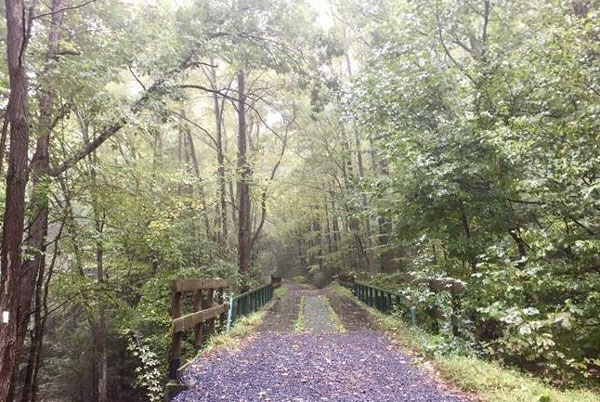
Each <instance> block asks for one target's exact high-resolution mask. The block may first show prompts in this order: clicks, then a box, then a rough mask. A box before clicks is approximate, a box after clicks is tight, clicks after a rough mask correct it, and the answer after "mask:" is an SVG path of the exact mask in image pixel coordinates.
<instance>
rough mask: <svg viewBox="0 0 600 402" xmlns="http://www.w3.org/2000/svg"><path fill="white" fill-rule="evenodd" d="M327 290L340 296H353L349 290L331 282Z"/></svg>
mask: <svg viewBox="0 0 600 402" xmlns="http://www.w3.org/2000/svg"><path fill="white" fill-rule="evenodd" d="M329 289H331V291H332V292H333V293H335V294H338V295H340V296H349V297H354V294H353V293H352V291H351V290H350V289H348V288H345V287H343V286H342V285H340V284H339V283H337V282H331V284H330V285H329ZM357 300H358V299H357Z"/></svg>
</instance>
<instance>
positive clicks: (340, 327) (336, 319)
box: [324, 297, 346, 332]
mask: <svg viewBox="0 0 600 402" xmlns="http://www.w3.org/2000/svg"><path fill="white" fill-rule="evenodd" d="M324 302H325V305H326V306H327V310H328V311H329V319H331V322H332V323H333V326H334V327H335V330H336V331H337V332H346V327H344V323H343V322H342V320H341V319H340V316H339V315H338V314H337V313H336V312H335V310H334V309H333V307H332V306H331V303H330V302H329V299H328V298H327V297H324Z"/></svg>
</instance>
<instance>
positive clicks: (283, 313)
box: [256, 280, 312, 332]
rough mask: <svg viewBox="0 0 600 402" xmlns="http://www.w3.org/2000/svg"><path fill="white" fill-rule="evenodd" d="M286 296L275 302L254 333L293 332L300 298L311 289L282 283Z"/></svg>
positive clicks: (291, 283)
mask: <svg viewBox="0 0 600 402" xmlns="http://www.w3.org/2000/svg"><path fill="white" fill-rule="evenodd" d="M283 286H285V287H286V288H287V289H288V290H287V294H286V295H285V296H284V297H282V298H281V299H278V300H275V302H274V305H273V306H272V307H271V309H269V311H267V313H266V314H265V318H264V319H263V321H262V322H261V323H260V324H259V325H258V328H256V332H294V325H295V324H296V320H297V319H298V313H299V312H300V298H301V297H302V295H303V294H305V293H307V292H308V291H311V290H312V288H311V287H309V286H306V285H300V284H297V283H294V282H288V281H285V280H284V281H283Z"/></svg>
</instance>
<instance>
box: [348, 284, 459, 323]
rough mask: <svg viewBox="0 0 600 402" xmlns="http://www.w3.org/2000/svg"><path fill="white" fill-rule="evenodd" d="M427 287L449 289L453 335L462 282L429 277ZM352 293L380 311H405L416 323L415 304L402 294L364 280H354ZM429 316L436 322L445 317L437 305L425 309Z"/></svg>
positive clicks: (437, 291)
mask: <svg viewBox="0 0 600 402" xmlns="http://www.w3.org/2000/svg"><path fill="white" fill-rule="evenodd" d="M427 283H428V287H429V289H430V290H431V291H433V292H434V293H439V292H442V291H446V290H447V291H449V292H450V294H451V296H452V302H451V304H452V314H451V317H450V319H451V325H452V332H453V334H454V335H459V333H460V323H461V319H460V313H459V310H460V291H461V289H462V284H461V283H460V282H458V281H452V280H450V281H448V280H441V279H431V280H428V281H427ZM352 292H353V293H354V295H355V296H356V297H357V298H358V299H359V300H361V301H362V302H363V303H365V304H367V305H369V306H371V307H374V308H376V309H377V310H379V311H381V312H382V313H386V314H388V313H390V312H392V311H393V310H398V309H400V310H402V311H405V312H406V316H407V318H408V319H409V320H410V322H411V323H412V324H413V325H417V306H416V305H415V304H414V302H413V301H411V300H409V299H408V298H406V297H405V296H404V295H401V294H398V293H395V292H390V291H388V290H385V289H382V288H379V287H377V286H373V285H371V284H368V283H365V282H359V281H354V287H353V288H352ZM427 311H428V314H429V316H430V317H431V319H432V320H433V322H435V323H436V326H438V330H439V325H438V324H437V323H438V322H439V321H442V320H444V319H445V316H444V313H443V311H442V309H441V308H440V307H439V306H434V307H433V308H430V309H427Z"/></svg>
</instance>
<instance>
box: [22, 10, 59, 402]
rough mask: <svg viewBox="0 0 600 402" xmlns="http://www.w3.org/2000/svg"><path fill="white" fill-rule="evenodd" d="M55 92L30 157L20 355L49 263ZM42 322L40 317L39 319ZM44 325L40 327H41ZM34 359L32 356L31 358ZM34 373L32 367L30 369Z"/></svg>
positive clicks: (46, 98)
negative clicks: (28, 254) (28, 256)
mask: <svg viewBox="0 0 600 402" xmlns="http://www.w3.org/2000/svg"><path fill="white" fill-rule="evenodd" d="M66 3H67V1H66V0H53V1H52V6H51V10H52V12H53V14H52V24H51V25H50V27H51V28H50V33H49V36H48V48H47V53H46V68H45V71H44V75H45V76H46V77H49V76H51V75H52V74H53V73H54V70H55V64H54V60H55V59H56V53H57V51H58V42H59V39H60V30H61V27H62V21H63V16H64V10H63V9H64V7H65V5H66ZM54 98H55V95H54V92H53V91H49V90H43V91H41V93H40V97H39V108H40V116H39V125H38V130H39V133H38V137H37V142H36V149H35V153H34V155H33V158H32V160H31V170H30V172H31V176H32V181H33V187H32V197H31V204H32V205H31V210H32V212H33V214H32V216H33V219H32V220H31V221H30V223H29V233H28V236H27V241H26V244H27V247H28V249H29V250H32V252H33V253H34V254H33V258H31V259H29V260H28V261H27V262H25V263H24V264H23V274H22V279H21V281H22V282H21V291H20V292H19V308H18V311H17V320H18V321H17V352H16V353H17V359H19V358H20V355H21V351H22V349H23V344H24V342H25V336H26V334H27V324H28V322H29V320H30V310H31V303H32V299H33V295H34V292H35V288H36V282H39V284H40V285H42V284H43V280H42V281H41V282H40V281H39V278H43V277H44V268H45V265H46V258H45V256H46V235H47V233H48V198H49V195H48V184H49V180H50V178H49V176H48V173H49V170H50V157H49V145H50V135H51V132H52V115H53V113H52V112H53V107H54ZM38 322H41V321H38ZM40 330H42V329H38V331H40ZM30 360H31V359H30ZM28 372H29V373H32V372H31V371H28ZM31 379H32V377H30V376H26V378H25V385H24V388H23V400H24V401H27V400H29V399H30V398H31Z"/></svg>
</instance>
